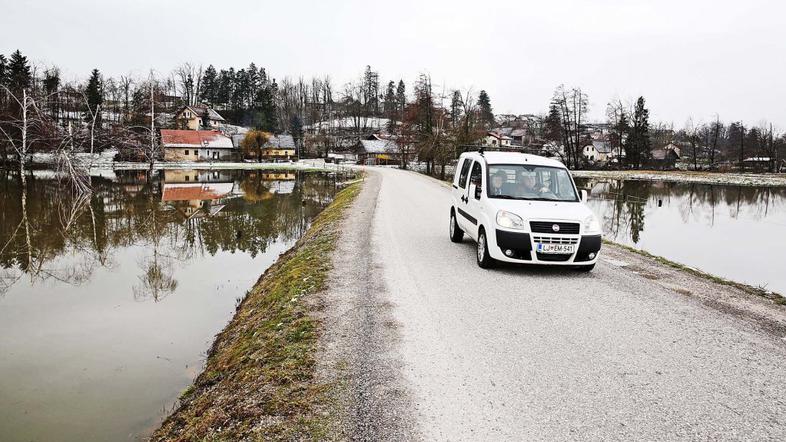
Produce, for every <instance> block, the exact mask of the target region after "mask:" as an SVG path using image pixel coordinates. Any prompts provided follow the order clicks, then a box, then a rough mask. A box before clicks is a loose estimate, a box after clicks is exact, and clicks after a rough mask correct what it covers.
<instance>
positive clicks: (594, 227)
mask: <svg viewBox="0 0 786 442" xmlns="http://www.w3.org/2000/svg"><path fill="white" fill-rule="evenodd" d="M584 233H600V221H598V218H597V217H596V216H595V215H590V216H588V217H587V218H585V219H584Z"/></svg>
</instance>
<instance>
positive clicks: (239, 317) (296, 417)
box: [152, 183, 360, 441]
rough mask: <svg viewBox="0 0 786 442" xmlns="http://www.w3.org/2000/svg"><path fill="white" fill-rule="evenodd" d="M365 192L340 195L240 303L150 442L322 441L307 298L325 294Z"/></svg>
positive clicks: (314, 324) (322, 393)
mask: <svg viewBox="0 0 786 442" xmlns="http://www.w3.org/2000/svg"><path fill="white" fill-rule="evenodd" d="M359 190H360V184H359V183H355V184H352V185H350V186H349V187H347V188H346V189H344V190H342V191H341V192H339V194H338V195H337V196H336V198H335V200H334V201H333V203H332V204H331V205H330V206H328V207H327V208H326V209H325V210H324V211H323V212H322V213H321V214H320V215H319V216H318V217H317V218H316V220H315V221H314V223H313V224H312V225H311V228H309V229H308V231H307V232H306V234H305V235H304V236H303V238H301V239H300V241H298V243H297V244H296V245H295V246H294V247H293V248H292V249H291V250H290V251H288V252H287V253H285V254H283V255H282V256H281V257H280V258H279V259H278V261H277V262H276V263H275V264H273V266H271V267H270V268H269V269H268V270H267V271H266V272H265V274H264V275H262V277H261V278H260V279H259V281H258V282H257V283H256V284H255V285H254V287H253V288H252V289H251V291H250V292H249V293H248V294H247V296H246V298H245V299H244V300H243V301H242V302H241V303H240V305H239V306H238V308H237V312H236V314H235V317H234V318H233V319H232V321H231V322H230V323H229V324H228V325H227V327H226V328H225V329H224V330H223V331H222V332H221V333H220V334H219V335H218V336H217V338H216V341H215V342H214V344H213V346H212V348H211V349H210V351H209V353H208V358H207V362H206V365H205V369H204V371H203V372H202V373H201V374H200V375H199V376H198V377H197V379H196V380H195V381H194V384H193V385H192V386H191V387H189V388H188V389H187V390H186V391H185V392H184V393H183V394H182V396H181V398H180V404H179V407H178V408H177V409H176V410H175V412H174V413H173V414H172V415H171V416H169V417H168V418H167V419H166V420H165V421H164V423H163V424H162V426H161V427H160V428H159V429H158V430H157V431H156V432H155V433H154V434H153V437H152V440H156V441H158V440H176V441H186V440H188V441H192V440H200V441H201V440H204V441H225V440H226V441H234V440H293V439H296V440H303V439H309V440H317V439H324V438H326V437H327V435H328V432H329V429H330V428H331V427H332V424H333V422H332V421H331V419H332V418H331V417H330V416H327V415H326V414H325V413H320V412H319V410H320V409H324V407H325V404H326V403H327V402H329V399H328V397H329V392H330V389H331V386H330V385H320V383H319V382H318V381H317V380H316V379H315V369H316V368H315V367H316V361H315V351H316V349H317V337H318V334H319V330H320V324H319V322H318V321H317V320H316V319H314V317H313V315H312V314H311V313H312V312H313V311H314V309H315V308H316V307H315V305H314V303H313V302H311V303H310V300H309V297H311V296H312V295H314V294H316V293H318V292H319V291H320V290H322V289H323V288H324V285H325V280H326V277H327V274H328V271H329V270H330V263H331V259H330V256H331V252H332V251H333V250H334V248H335V245H336V241H337V239H338V234H339V224H340V221H341V219H342V217H343V214H344V211H345V210H346V209H347V207H349V205H350V204H351V203H352V201H353V200H354V199H355V197H356V196H357V194H358V192H359Z"/></svg>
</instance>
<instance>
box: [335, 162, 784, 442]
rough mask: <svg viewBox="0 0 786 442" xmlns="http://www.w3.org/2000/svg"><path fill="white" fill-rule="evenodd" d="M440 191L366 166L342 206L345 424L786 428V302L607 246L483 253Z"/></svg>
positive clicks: (643, 434) (454, 435)
mask: <svg viewBox="0 0 786 442" xmlns="http://www.w3.org/2000/svg"><path fill="white" fill-rule="evenodd" d="M449 207H450V201H449V189H448V188H447V187H446V186H445V185H444V184H442V183H439V182H438V181H436V180H433V179H430V178H427V177H424V176H422V175H418V174H415V173H411V172H405V171H400V170H393V169H371V170H369V173H368V177H367V179H366V184H365V187H364V190H363V192H362V193H361V195H360V196H359V198H358V200H357V201H356V203H355V206H354V207H353V208H352V209H351V210H350V214H349V217H348V219H347V220H346V222H345V228H344V233H343V235H342V240H341V243H340V244H341V245H340V246H339V249H338V250H337V254H336V258H335V263H334V264H335V266H336V267H335V270H334V273H333V275H332V276H331V284H330V289H329V290H328V293H327V295H326V298H325V299H326V301H327V302H326V305H327V307H326V313H325V314H326V318H328V320H327V321H326V324H327V333H326V335H325V339H324V342H325V345H324V347H325V348H326V350H325V351H326V354H327V356H328V361H329V362H328V363H327V365H331V364H333V365H335V364H339V365H341V366H342V370H343V371H342V373H343V374H342V376H344V377H345V379H344V380H346V381H347V382H346V385H347V386H348V391H347V394H346V397H345V398H344V407H345V408H346V409H347V410H348V411H347V415H348V417H349V418H348V421H347V422H348V427H347V429H346V433H345V434H344V436H345V437H347V438H351V439H355V440H402V439H415V440H566V439H568V440H588V439H589V440H601V439H602V440H609V439H614V440H619V439H628V440H629V439H637V440H642V439H647V440H675V439H702V440H706V439H713V440H715V439H729V440H730V439H735V440H738V439H747V440H750V439H756V440H786V340H784V335H785V334H786V308H784V307H782V306H776V305H774V304H772V303H771V302H770V301H768V300H765V299H760V298H757V297H755V296H752V295H748V294H745V293H743V292H741V291H739V290H738V289H734V288H731V287H727V286H722V285H718V284H715V283H711V282H708V281H705V280H702V279H700V278H698V277H696V276H692V275H689V274H687V273H685V272H681V271H678V270H674V269H672V268H668V267H666V266H663V265H661V264H658V263H656V262H654V261H653V260H651V259H648V258H643V257H641V256H639V255H636V254H633V253H631V252H627V251H624V250H622V249H620V248H615V247H610V248H606V249H604V250H603V251H602V252H601V253H602V259H601V261H600V262H599V264H598V266H597V267H596V268H595V270H594V271H593V272H592V273H589V274H583V273H577V272H573V271H571V270H563V269H550V268H530V267H522V266H506V267H503V268H500V269H495V270H483V269H480V268H478V267H477V265H476V264H475V257H474V253H475V249H474V244H473V243H471V242H470V240H468V239H466V238H465V240H464V243H463V244H453V243H451V242H450V241H449V240H448V233H447V231H448V213H449ZM604 253H605V254H604ZM774 265H775V264H774Z"/></svg>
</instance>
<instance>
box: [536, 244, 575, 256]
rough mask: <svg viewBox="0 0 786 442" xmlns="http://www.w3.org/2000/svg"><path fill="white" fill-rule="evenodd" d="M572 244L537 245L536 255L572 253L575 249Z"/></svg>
mask: <svg viewBox="0 0 786 442" xmlns="http://www.w3.org/2000/svg"><path fill="white" fill-rule="evenodd" d="M575 247H576V246H575V245H574V244H541V243H538V247H537V249H538V253H565V254H567V253H573V252H574V251H575V250H576V249H575Z"/></svg>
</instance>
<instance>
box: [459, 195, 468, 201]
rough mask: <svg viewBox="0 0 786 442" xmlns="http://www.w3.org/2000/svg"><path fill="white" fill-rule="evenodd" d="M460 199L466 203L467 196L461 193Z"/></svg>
mask: <svg viewBox="0 0 786 442" xmlns="http://www.w3.org/2000/svg"><path fill="white" fill-rule="evenodd" d="M461 201H464V202H465V203H468V202H469V198H467V197H466V196H464V195H462V196H461Z"/></svg>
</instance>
